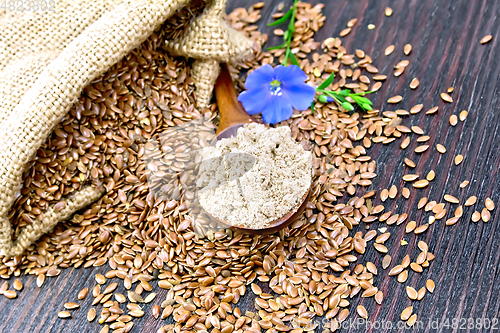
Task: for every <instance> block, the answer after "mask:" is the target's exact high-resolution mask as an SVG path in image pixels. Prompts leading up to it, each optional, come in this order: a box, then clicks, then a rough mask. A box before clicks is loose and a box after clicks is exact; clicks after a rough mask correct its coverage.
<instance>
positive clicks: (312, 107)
mask: <svg viewBox="0 0 500 333" xmlns="http://www.w3.org/2000/svg"><path fill="white" fill-rule="evenodd" d="M311 114H314V101H313V102H312V103H311Z"/></svg>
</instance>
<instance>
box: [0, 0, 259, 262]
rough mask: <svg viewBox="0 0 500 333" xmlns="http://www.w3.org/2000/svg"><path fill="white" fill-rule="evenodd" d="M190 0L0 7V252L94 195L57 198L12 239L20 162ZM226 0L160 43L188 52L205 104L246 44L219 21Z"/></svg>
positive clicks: (96, 192) (20, 247)
mask: <svg viewBox="0 0 500 333" xmlns="http://www.w3.org/2000/svg"><path fill="white" fill-rule="evenodd" d="M188 3H189V0H147V1H144V0H141V1H123V0H118V1H111V0H99V1H95V0H64V1H63V0H58V1H57V2H56V6H55V7H56V8H55V11H45V12H6V11H5V10H2V9H0V87H1V88H0V256H13V255H19V254H21V253H22V252H23V251H24V250H25V249H26V248H27V247H28V246H30V245H31V244H32V243H33V242H34V241H36V240H37V239H38V238H39V237H40V236H41V235H43V234H44V233H46V232H47V231H50V230H51V229H52V228H53V227H54V226H55V225H56V224H57V223H58V222H59V221H62V220H65V219H67V218H68V217H70V216H71V215H72V214H73V213H74V212H75V211H77V210H79V209H82V208H84V207H85V206H87V205H88V204H90V203H91V202H93V201H95V200H97V199H98V198H99V197H100V196H101V195H102V194H103V193H104V190H103V189H102V188H93V187H86V188H84V189H83V190H81V191H79V192H78V193H75V194H74V195H72V196H70V197H67V198H64V200H65V201H66V206H65V208H64V209H63V210H60V211H57V212H56V211H54V210H53V209H52V208H50V209H48V210H47V211H46V212H44V218H43V220H42V221H34V222H33V224H31V225H29V226H27V227H24V229H23V230H22V231H21V232H20V234H19V235H18V237H17V239H15V240H12V227H11V223H10V221H9V219H8V213H9V210H10V209H11V208H12V205H13V203H14V201H15V199H16V196H17V195H18V193H19V189H20V187H21V183H22V174H23V171H24V169H25V166H26V165H27V164H28V162H30V160H32V158H33V157H34V155H35V153H36V151H37V149H38V148H39V147H40V146H41V144H42V143H43V142H45V141H46V139H47V138H48V136H49V135H50V133H51V132H52V130H53V128H54V126H55V125H56V124H58V123H59V121H60V120H61V118H62V117H63V116H64V115H65V114H66V113H67V112H68V111H69V109H70V107H71V106H72V104H73V103H74V102H75V101H76V99H77V98H78V97H79V96H80V94H81V92H82V90H83V88H84V87H85V86H86V85H88V84H89V83H90V82H91V81H92V80H93V79H95V78H96V77H98V76H100V75H102V74H103V73H105V72H106V70H107V69H108V68H109V67H111V66H112V65H113V64H115V63H116V62H117V61H118V60H120V59H121V58H123V56H125V55H126V54H127V53H129V52H130V51H131V50H133V49H134V48H136V47H137V46H138V45H140V43H142V42H143V41H145V40H146V39H147V37H148V36H149V35H150V34H151V33H152V32H153V31H154V30H156V29H158V28H159V27H160V25H161V24H162V23H163V22H164V21H165V20H166V19H168V18H169V17H170V16H172V15H173V14H174V13H175V11H176V10H177V9H179V8H181V7H182V6H184V5H186V4H188ZM224 8H225V0H212V1H210V0H207V4H206V7H205V10H204V12H203V14H202V15H201V16H200V17H198V18H196V19H194V20H193V22H192V23H191V24H190V26H189V28H188V29H187V31H186V34H185V35H183V36H181V37H179V39H178V40H174V41H167V45H168V47H169V48H170V49H171V50H172V52H175V53H176V54H178V55H184V56H188V57H192V58H195V59H196V60H195V62H194V64H193V68H192V75H193V77H194V78H195V80H196V87H197V91H196V94H197V102H198V105H199V106H200V107H203V106H205V105H206V104H207V103H208V102H209V100H210V97H211V94H212V89H213V84H214V83H215V79H216V78H217V75H218V61H228V60H230V59H235V58H240V57H243V56H245V55H247V54H248V53H249V52H250V50H251V44H250V42H249V41H248V40H247V39H246V38H244V37H243V36H242V35H240V34H238V33H237V32H235V31H234V30H232V29H230V28H228V27H227V26H226V24H225V22H224V20H223V17H222V15H223V12H224Z"/></svg>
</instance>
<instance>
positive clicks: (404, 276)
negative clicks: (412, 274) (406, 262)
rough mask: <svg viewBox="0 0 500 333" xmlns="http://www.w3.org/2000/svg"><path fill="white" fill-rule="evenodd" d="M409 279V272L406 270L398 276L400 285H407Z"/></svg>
mask: <svg viewBox="0 0 500 333" xmlns="http://www.w3.org/2000/svg"><path fill="white" fill-rule="evenodd" d="M407 279H408V271H407V270H406V269H405V270H404V271H402V272H401V273H399V274H398V282H399V283H405V282H406V280H407Z"/></svg>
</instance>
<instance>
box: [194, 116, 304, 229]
mask: <svg viewBox="0 0 500 333" xmlns="http://www.w3.org/2000/svg"><path fill="white" fill-rule="evenodd" d="M202 158H203V163H202V164H201V166H200V174H199V178H198V182H197V185H198V187H199V188H200V190H199V191H198V199H199V201H200V204H201V206H202V207H203V208H204V209H205V210H206V211H207V212H208V213H209V214H211V215H212V216H214V217H217V218H218V219H221V220H224V221H227V222H229V223H230V224H232V225H234V226H240V227H245V228H252V229H260V228H264V227H266V226H267V225H268V224H269V222H271V221H273V220H276V219H278V218H280V217H282V216H284V215H285V214H287V213H288V212H289V211H291V210H293V209H295V208H297V206H298V205H299V204H300V201H301V198H302V197H303V196H304V195H305V193H306V191H308V190H309V187H310V185H311V176H312V175H311V168H312V155H311V153H310V152H308V151H305V150H304V149H303V148H302V146H301V145H299V144H298V143H297V142H296V141H295V140H294V139H293V138H292V137H291V131H290V128H289V127H287V126H283V127H278V128H266V127H265V126H264V125H261V124H256V123H252V124H248V125H245V126H244V127H241V128H240V129H239V130H238V134H237V136H236V137H231V138H228V139H222V140H220V141H218V142H217V144H216V146H215V147H206V148H204V149H203V151H202Z"/></svg>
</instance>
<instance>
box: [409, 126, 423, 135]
mask: <svg viewBox="0 0 500 333" xmlns="http://www.w3.org/2000/svg"><path fill="white" fill-rule="evenodd" d="M411 130H412V131H413V133H415V134H418V135H422V134H424V131H423V130H422V129H421V128H420V127H418V126H412V127H411Z"/></svg>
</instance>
